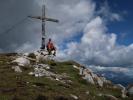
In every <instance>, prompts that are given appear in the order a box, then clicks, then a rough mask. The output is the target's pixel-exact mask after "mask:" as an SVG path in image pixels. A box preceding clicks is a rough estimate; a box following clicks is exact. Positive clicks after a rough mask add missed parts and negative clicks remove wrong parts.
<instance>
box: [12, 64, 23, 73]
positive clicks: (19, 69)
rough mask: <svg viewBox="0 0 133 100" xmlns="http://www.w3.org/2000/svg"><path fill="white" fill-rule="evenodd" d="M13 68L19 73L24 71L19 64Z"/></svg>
mask: <svg viewBox="0 0 133 100" xmlns="http://www.w3.org/2000/svg"><path fill="white" fill-rule="evenodd" d="M12 69H14V71H15V72H17V73H22V70H21V68H20V67H19V66H13V67H12Z"/></svg>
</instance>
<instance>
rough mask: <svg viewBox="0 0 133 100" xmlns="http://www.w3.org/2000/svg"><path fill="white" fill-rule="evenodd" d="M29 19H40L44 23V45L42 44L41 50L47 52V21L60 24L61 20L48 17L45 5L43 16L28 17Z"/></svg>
mask: <svg viewBox="0 0 133 100" xmlns="http://www.w3.org/2000/svg"><path fill="white" fill-rule="evenodd" d="M28 17H30V18H34V19H39V20H41V21H42V44H41V48H40V49H41V50H45V48H46V43H45V41H46V21H50V22H56V23H58V22H59V20H57V19H53V18H47V17H46V11H45V5H43V6H42V16H28Z"/></svg>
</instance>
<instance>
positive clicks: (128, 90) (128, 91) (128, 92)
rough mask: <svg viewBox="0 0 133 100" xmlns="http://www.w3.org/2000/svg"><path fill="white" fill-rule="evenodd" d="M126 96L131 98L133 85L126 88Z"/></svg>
mask: <svg viewBox="0 0 133 100" xmlns="http://www.w3.org/2000/svg"><path fill="white" fill-rule="evenodd" d="M127 94H128V95H129V96H133V85H129V86H128V88H127Z"/></svg>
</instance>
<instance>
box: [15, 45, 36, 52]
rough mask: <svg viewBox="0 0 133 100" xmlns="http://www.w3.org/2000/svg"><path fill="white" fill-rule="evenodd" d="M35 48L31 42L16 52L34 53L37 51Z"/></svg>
mask: <svg viewBox="0 0 133 100" xmlns="http://www.w3.org/2000/svg"><path fill="white" fill-rule="evenodd" d="M35 50H36V49H35V46H34V45H33V44H31V43H29V42H27V43H25V44H23V45H21V46H20V47H19V48H17V50H16V52H18V53H22V52H33V51H35Z"/></svg>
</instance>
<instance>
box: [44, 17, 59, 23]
mask: <svg viewBox="0 0 133 100" xmlns="http://www.w3.org/2000/svg"><path fill="white" fill-rule="evenodd" d="M45 20H46V21H51V22H56V23H58V22H59V20H57V19H53V18H45Z"/></svg>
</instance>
